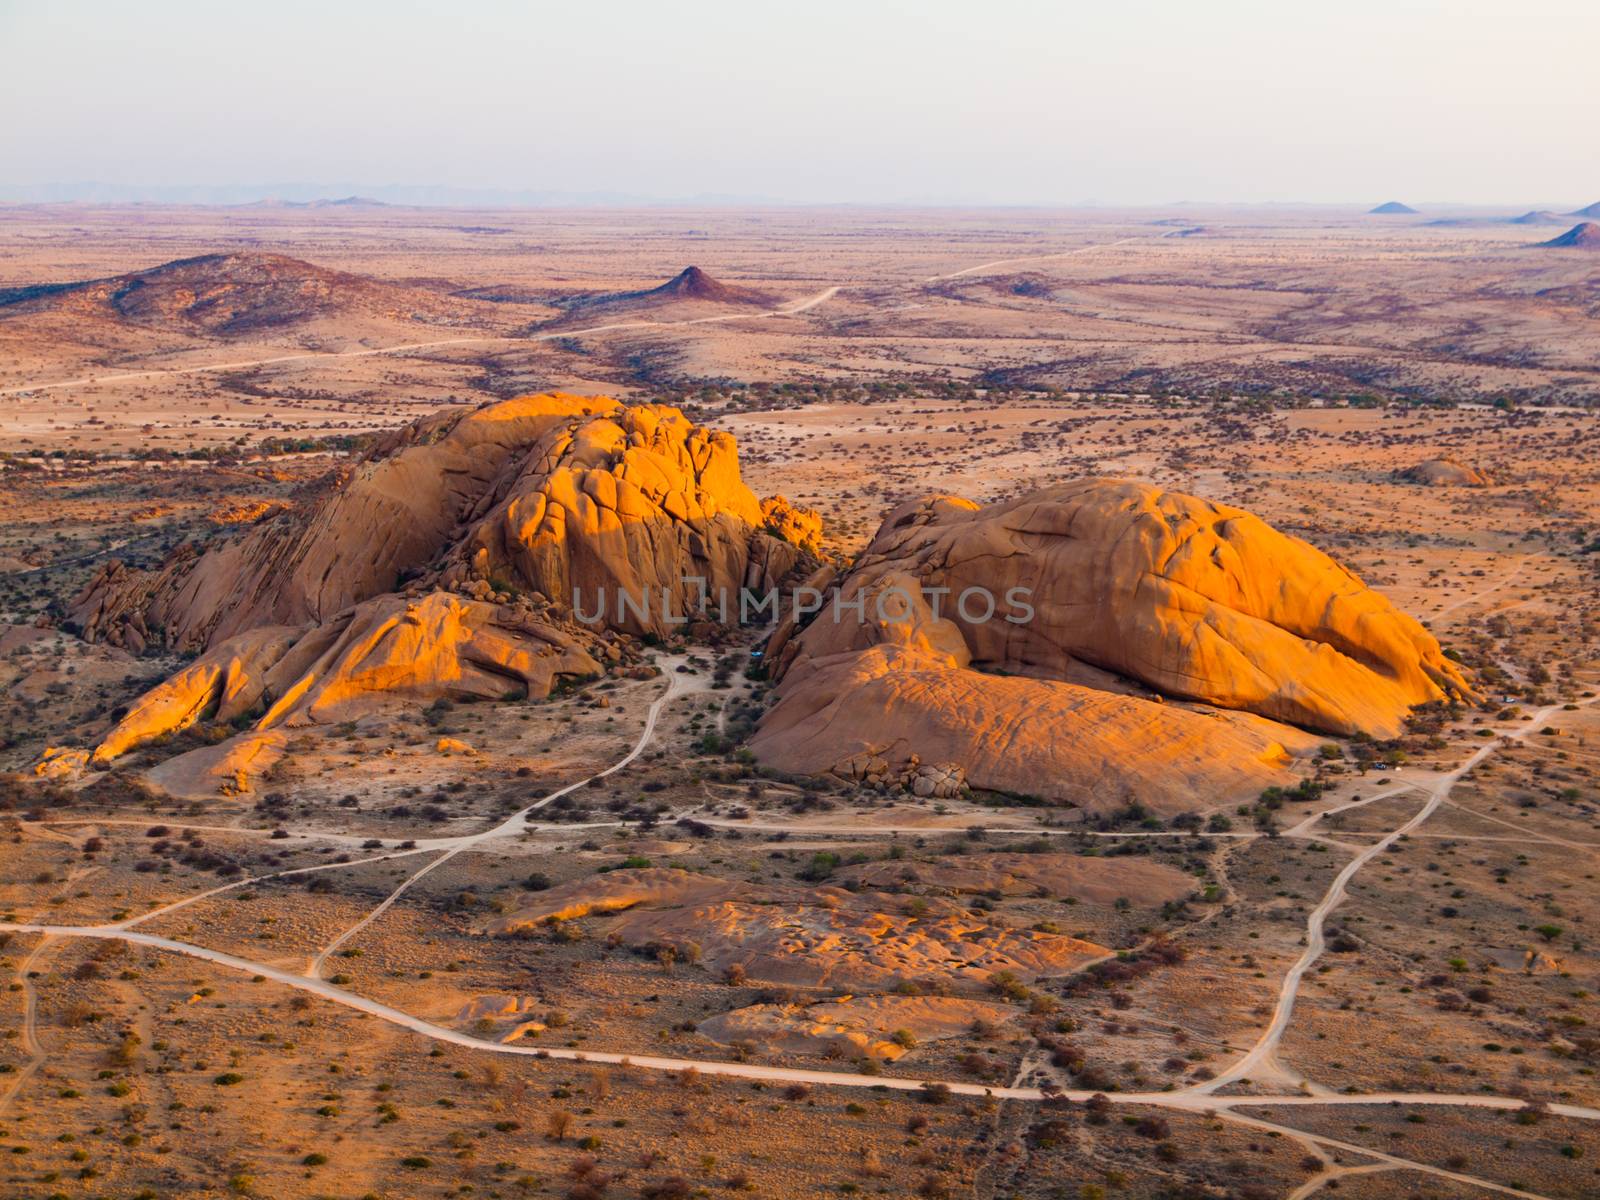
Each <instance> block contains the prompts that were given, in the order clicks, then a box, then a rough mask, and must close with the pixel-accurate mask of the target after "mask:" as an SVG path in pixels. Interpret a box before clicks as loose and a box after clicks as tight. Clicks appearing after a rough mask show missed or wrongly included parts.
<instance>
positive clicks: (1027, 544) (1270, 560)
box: [754, 480, 1470, 811]
mask: <svg viewBox="0 0 1600 1200" xmlns="http://www.w3.org/2000/svg"><path fill="white" fill-rule="evenodd" d="M933 589H943V591H942V593H941V595H942V599H943V612H942V614H941V615H937V616H936V615H935V614H934V613H933V611H932V607H931V600H930V596H929V593H930V591H931V590H933ZM969 589H972V590H973V591H974V594H981V595H986V596H992V597H995V598H996V599H997V600H999V601H1000V602H1001V604H1002V605H1004V603H1005V598H1006V597H1007V596H1008V594H1011V593H1012V592H1013V589H1023V592H1022V594H1023V595H1025V596H1026V603H1027V605H1028V606H1029V607H1030V608H1031V610H1032V612H1031V615H1029V616H1027V619H1022V620H1017V621H1011V620H1006V619H1004V616H1005V613H1006V611H1007V610H1006V609H1005V608H1001V609H1000V610H999V611H998V612H997V614H996V615H995V616H994V617H992V618H991V619H988V620H983V619H982V613H983V611H984V608H985V604H984V603H975V604H972V605H969V606H967V608H966V609H965V610H964V609H963V608H962V607H961V606H960V605H959V604H957V603H956V601H957V598H958V597H960V596H961V594H962V593H964V592H967V591H968V590H969ZM838 594H839V598H840V600H841V602H843V603H848V602H852V601H857V600H865V602H866V603H865V610H866V612H867V614H868V617H869V619H868V620H866V621H861V620H857V619H855V618H854V617H853V616H852V615H851V613H850V610H848V609H846V608H844V607H843V603H842V604H841V607H840V609H839V611H840V612H842V613H843V616H842V618H841V619H834V617H833V615H832V614H833V612H834V610H833V609H832V608H831V607H825V608H824V610H823V612H822V613H821V614H820V615H819V616H818V617H817V618H816V619H814V620H813V621H812V623H811V624H810V625H809V626H808V627H807V628H805V629H804V631H802V632H799V633H798V634H796V633H794V632H793V630H791V629H781V630H780V631H779V633H778V634H777V635H775V637H774V639H773V643H772V646H771V647H770V648H769V657H770V658H772V659H773V660H774V661H775V664H776V670H777V672H778V674H779V678H780V683H779V686H778V690H777V696H778V703H777V705H776V706H775V707H774V708H773V709H772V710H771V711H770V712H769V713H768V715H767V717H766V718H765V720H764V721H763V723H762V726H761V729H760V732H759V734H758V736H757V738H756V741H755V743H754V748H755V750H756V752H757V754H758V755H760V756H761V757H762V758H763V759H765V760H766V761H768V762H770V763H772V764H773V765H775V766H778V767H780V768H783V769H788V770H801V771H803V770H810V771H818V770H828V769H831V768H832V767H834V766H835V765H837V764H838V763H840V761H841V760H843V759H846V758H848V757H849V756H850V755H852V754H858V753H864V752H871V753H881V754H884V755H885V756H886V757H899V758H905V757H907V756H909V755H912V754H917V755H921V756H922V757H925V758H930V757H937V758H940V759H946V760H950V761H953V762H954V763H956V764H958V765H960V766H962V767H964V768H965V771H966V776H967V778H968V779H969V780H971V781H972V782H973V783H974V784H976V785H977V786H980V787H991V788H999V789H1002V790H1006V791H1021V792H1031V793H1036V794H1041V795H1045V796H1049V797H1053V798H1058V799H1066V800H1070V801H1072V802H1074V803H1078V804H1085V805H1087V806H1089V807H1098V808H1109V807H1114V806H1116V805H1117V804H1120V803H1121V802H1123V801H1124V800H1126V799H1138V800H1140V801H1141V802H1144V803H1151V804H1154V805H1156V806H1157V807H1160V808H1163V809H1165V810H1167V811H1183V810H1184V809H1194V808H1198V807H1203V806H1204V804H1205V803H1206V802H1208V801H1209V802H1216V801H1220V800H1223V799H1226V798H1228V797H1230V796H1235V795H1248V794H1250V792H1252V791H1254V790H1259V788H1260V787H1263V786H1266V785H1267V784H1270V783H1274V782H1283V781H1284V780H1285V779H1286V778H1287V774H1286V768H1287V767H1288V766H1289V764H1290V760H1291V752H1292V751H1294V750H1296V749H1303V748H1304V747H1305V746H1306V742H1307V739H1306V738H1305V737H1304V735H1302V734H1299V733H1298V732H1297V731H1296V730H1294V729H1290V728H1285V727H1284V726H1281V725H1276V726H1275V725H1272V724H1270V723H1269V722H1268V721H1260V720H1254V719H1252V718H1251V717H1249V716H1246V715H1245V714H1254V715H1255V717H1259V718H1268V719H1269V720H1270V721H1273V722H1286V723H1287V724H1288V725H1293V726H1301V727H1303V728H1305V729H1313V730H1321V731H1325V732H1329V733H1337V734H1353V733H1356V732H1367V733H1371V734H1374V735H1379V736H1387V735H1392V734H1394V733H1397V732H1398V731H1399V730H1400V729H1401V728H1402V724H1403V720H1404V718H1405V716H1406V714H1407V712H1408V711H1409V710H1410V708H1411V707H1412V706H1413V705H1416V704H1421V703H1425V702H1428V701H1434V700H1442V699H1446V698H1447V697H1449V696H1452V695H1457V694H1468V693H1469V692H1470V689H1469V687H1468V684H1467V682H1466V680H1465V679H1464V677H1463V676H1462V674H1461V673H1460V670H1459V669H1458V668H1457V667H1456V665H1455V664H1454V663H1453V662H1451V661H1450V660H1449V659H1448V658H1446V657H1445V656H1444V654H1443V653H1442V652H1441V650H1440V648H1439V645H1438V643H1437V642H1436V641H1435V640H1434V639H1433V637H1432V636H1431V635H1429V634H1428V633H1427V631H1426V630H1424V629H1423V628H1422V627H1421V626H1420V625H1419V624H1418V623H1417V622H1416V621H1414V620H1413V619H1412V618H1410V617H1408V616H1406V615H1405V614H1404V613H1402V612H1400V611H1399V610H1397V609H1396V608H1394V606H1393V605H1391V604H1390V603H1389V602H1388V601H1387V600H1386V599H1384V598H1383V597H1382V596H1380V595H1378V594H1377V593H1376V592H1373V591H1372V590H1371V589H1369V588H1367V587H1366V586H1365V585H1364V584H1363V583H1362V582H1361V581H1360V580H1359V579H1358V578H1356V576H1354V575H1353V574H1351V573H1350V572H1349V571H1347V570H1345V569H1344V568H1343V567H1341V566H1339V565H1338V564H1337V563H1335V562H1334V561H1333V560H1332V559H1330V558H1328V557H1327V556H1326V555H1324V554H1322V553H1321V552H1320V551H1318V550H1316V549H1314V548H1313V547H1311V546H1309V545H1307V544H1306V543H1304V542H1301V541H1299V540H1297V539H1295V538H1290V537H1286V536H1284V535H1283V534H1280V533H1278V532H1277V531H1276V530H1274V529H1272V528H1271V527H1270V526H1268V525H1266V524H1265V523H1264V522H1262V521H1260V520H1259V519H1257V518H1255V517H1253V516H1251V515H1250V514H1248V513H1245V512H1242V511H1240V510H1238V509H1233V508H1228V507H1225V506H1222V505H1216V504H1211V503H1209V502H1207V501H1204V500H1199V499H1196V498H1194V497H1191V496H1183V495H1179V494H1176V493H1171V492H1163V491H1161V490H1159V489H1157V488H1153V487H1150V486H1147V485H1143V484H1137V483H1129V482H1124V481H1118V480H1085V481H1081V482H1078V483H1074V484H1068V485H1063V486H1061V487H1056V488H1050V489H1046V490H1044V491H1041V492H1036V493H1034V494H1032V495H1029V496H1026V497H1023V498H1021V499H1019V500H1014V501H1010V502H1007V503H1004V504H997V505H993V506H990V507H988V508H982V509H980V508H978V507H977V506H975V505H972V504H970V503H967V502H965V501H959V500H952V499H948V498H940V499H935V500H930V501H925V502H920V503H914V504H908V505H906V506H904V507H902V508H900V509H899V510H897V511H896V512H894V513H892V514H890V516H889V517H888V518H887V519H886V520H885V521H884V523H883V525H882V527H881V528H880V529H879V531H878V534H877V536H876V537H875V538H874V539H873V541H872V544H871V545H870V546H869V547H868V548H867V551H866V552H865V553H864V554H863V555H862V557H861V559H860V561H859V562H858V563H857V565H856V568H855V569H854V570H853V571H852V572H851V574H850V575H849V576H848V577H846V578H845V579H844V580H843V582H842V583H841V585H840V586H839V589H838ZM880 596H882V597H883V598H884V599H885V600H886V601H887V604H886V608H885V611H886V612H888V614H889V619H882V615H881V614H880V613H879V611H878V608H879V606H878V598H879V597H880ZM1010 611H1011V612H1013V613H1014V614H1015V615H1019V616H1021V615H1023V614H1022V613H1021V610H1020V609H1012V610H1010ZM1151 692H1153V693H1155V695H1153V696H1152V695H1151V694H1150V693H1151ZM1164 697H1170V698H1173V699H1178V700H1185V701H1191V702H1194V703H1196V704H1203V705H1207V706H1211V710H1210V711H1208V710H1204V709H1196V708H1192V707H1182V706H1179V705H1174V704H1164V703H1161V700H1162V699H1163V698H1164ZM1216 709H1223V710H1237V711H1234V712H1232V713H1224V712H1217V711H1215V710H1216ZM1197 796H1200V797H1204V799H1201V800H1199V801H1197V800H1196V797H1197Z"/></svg>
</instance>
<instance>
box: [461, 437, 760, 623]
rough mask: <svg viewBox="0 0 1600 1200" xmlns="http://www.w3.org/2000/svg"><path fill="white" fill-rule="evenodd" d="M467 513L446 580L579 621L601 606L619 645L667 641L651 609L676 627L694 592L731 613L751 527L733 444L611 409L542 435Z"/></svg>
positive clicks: (695, 601) (695, 599) (691, 606)
mask: <svg viewBox="0 0 1600 1200" xmlns="http://www.w3.org/2000/svg"><path fill="white" fill-rule="evenodd" d="M479 510H480V511H481V513H482V515H481V516H480V517H477V518H476V519H474V520H473V521H472V523H471V527H470V529H469V531H468V532H467V533H466V535H465V536H464V537H463V538H462V539H461V542H460V544H459V546H458V547H457V548H456V549H455V550H454V551H453V552H452V554H451V558H452V560H453V562H455V563H456V564H457V565H456V567H455V570H457V571H467V570H471V571H473V572H476V573H478V574H480V575H485V576H487V577H488V578H491V579H494V578H501V579H506V580H511V581H515V582H517V583H520V584H522V585H524V586H527V587H530V588H534V589H536V590H538V591H540V592H542V593H544V594H545V595H546V596H549V597H551V598H553V599H557V600H560V601H561V602H562V603H566V604H573V605H574V606H575V607H577V608H578V609H579V610H580V611H581V612H583V613H585V614H588V615H591V616H592V615H595V614H596V613H597V611H598V610H599V608H600V607H601V606H602V605H603V606H604V615H603V618H602V620H603V622H604V623H605V624H608V625H611V626H614V627H617V628H621V629H625V630H627V631H628V632H630V633H645V632H651V633H657V634H660V633H665V632H667V631H668V630H669V629H670V628H671V626H670V624H669V623H668V619H667V614H664V613H663V612H662V611H661V605H662V601H663V597H665V600H666V603H667V605H668V607H669V608H670V610H671V612H672V613H674V614H677V615H679V616H682V615H685V614H688V613H691V612H693V611H695V610H697V609H698V607H699V605H700V595H699V587H700V586H703V587H704V589H705V591H706V592H707V593H708V594H709V595H710V596H713V597H715V596H717V595H726V596H728V597H729V602H730V604H731V606H732V608H733V611H735V612H736V611H737V604H738V589H739V588H740V587H741V586H743V585H744V584H745V582H746V568H747V566H748V564H749V561H750V539H751V535H752V532H753V531H754V530H756V529H759V527H760V526H761V524H762V515H761V506H760V505H759V504H758V503H757V501H756V498H755V496H754V495H753V494H752V493H751V491H750V489H749V488H747V487H745V486H744V484H743V483H742V482H741V481H740V478H739V456H738V450H737V448H736V447H735V445H734V441H733V438H731V437H730V436H728V435H727V434H725V433H717V432H712V431H710V430H706V429H702V428H700V427H698V426H696V425H694V424H693V423H692V422H690V421H689V420H688V419H687V418H686V417H684V416H683V414H681V413H680V412H678V411H677V410H676V409H673V408H668V407H665V406H662V405H644V406H640V407H636V408H624V407H621V406H618V407H616V408H614V409H612V410H611V411H609V412H607V413H605V414H603V415H597V416H594V417H592V418H590V419H588V420H586V421H582V422H575V423H571V424H568V425H565V426H562V427H559V428H556V429H553V430H551V431H550V432H549V433H547V434H546V436H545V437H544V438H543V439H542V440H541V441H540V442H539V444H537V445H535V446H534V447H532V448H531V449H530V450H529V451H528V452H527V453H526V454H525V455H523V456H522V458H521V460H520V462H519V463H518V464H517V466H516V467H515V469H514V470H512V471H508V472H507V474H506V476H505V477H503V478H502V479H500V480H498V481H497V482H496V485H495V486H494V487H493V488H492V489H491V490H490V492H489V493H488V494H487V495H486V496H485V498H484V501H483V502H481V503H480V506H479ZM691 579H693V580H702V581H704V582H703V585H690V584H688V583H686V582H685V581H686V580H691ZM622 596H628V597H632V598H633V599H634V600H635V601H640V602H643V603H641V604H639V605H637V606H625V605H623V604H622V603H621V602H620V599H619V598H620V597H622ZM644 603H647V604H648V615H646V614H644V613H641V612H640V611H639V609H640V608H641V607H643V606H644Z"/></svg>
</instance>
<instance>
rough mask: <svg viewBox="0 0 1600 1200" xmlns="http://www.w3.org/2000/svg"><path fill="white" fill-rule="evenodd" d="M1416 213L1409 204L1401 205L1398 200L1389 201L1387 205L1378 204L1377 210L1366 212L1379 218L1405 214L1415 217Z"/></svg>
mask: <svg viewBox="0 0 1600 1200" xmlns="http://www.w3.org/2000/svg"><path fill="white" fill-rule="evenodd" d="M1416 211H1417V210H1416V209H1414V208H1412V207H1411V206H1410V205H1409V204H1401V203H1400V201H1398V200H1390V201H1389V202H1388V203H1387V204H1380V205H1378V207H1377V208H1373V209H1369V210H1368V212H1370V213H1373V214H1375V215H1377V216H1380V217H1392V216H1399V215H1402V214H1405V213H1410V214H1412V215H1415V214H1416Z"/></svg>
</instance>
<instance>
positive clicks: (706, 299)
mask: <svg viewBox="0 0 1600 1200" xmlns="http://www.w3.org/2000/svg"><path fill="white" fill-rule="evenodd" d="M676 301H699V302H702V303H708V304H721V305H735V306H741V307H745V308H771V307H773V306H774V305H775V304H777V302H778V301H777V298H776V297H774V296H770V295H768V294H767V293H766V292H761V291H757V290H756V289H754V288H747V287H741V286H739V285H738V284H732V283H723V282H722V281H721V280H720V279H714V278H712V277H711V276H710V275H708V274H706V273H705V272H704V271H702V270H701V269H700V268H699V267H685V268H684V269H683V270H682V271H680V272H678V274H676V275H674V276H673V277H672V278H671V279H669V280H667V282H665V283H663V284H661V285H660V286H658V287H653V288H645V289H642V290H639V291H631V292H598V293H594V292H591V293H588V294H585V295H580V296H574V297H571V298H570V299H569V300H567V301H566V302H565V304H564V305H563V307H565V308H566V309H567V310H568V311H570V312H576V311H584V312H590V311H594V310H596V309H601V310H608V311H616V310H633V309H641V308H653V307H656V306H658V305H661V304H670V303H673V302H676Z"/></svg>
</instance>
